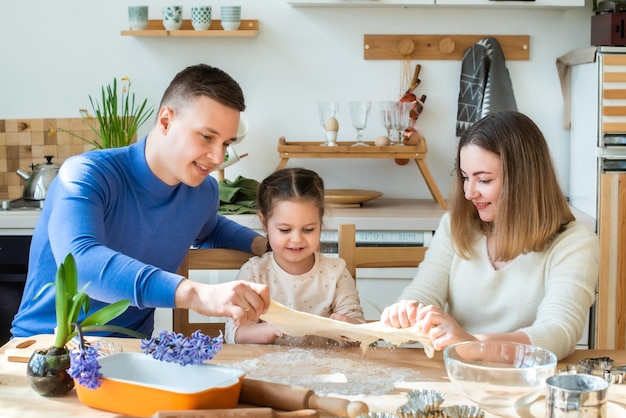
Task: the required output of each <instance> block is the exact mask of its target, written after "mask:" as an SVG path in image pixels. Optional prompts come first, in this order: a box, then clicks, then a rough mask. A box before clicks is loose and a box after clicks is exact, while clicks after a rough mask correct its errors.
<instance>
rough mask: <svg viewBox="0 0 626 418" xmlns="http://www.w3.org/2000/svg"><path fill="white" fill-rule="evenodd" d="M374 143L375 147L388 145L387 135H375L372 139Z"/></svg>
mask: <svg viewBox="0 0 626 418" xmlns="http://www.w3.org/2000/svg"><path fill="white" fill-rule="evenodd" d="M374 145H376V146H377V147H384V146H386V145H389V137H387V136H385V135H381V136H379V137H377V138H376V139H375V140H374Z"/></svg>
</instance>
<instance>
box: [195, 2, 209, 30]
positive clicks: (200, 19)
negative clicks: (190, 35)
mask: <svg viewBox="0 0 626 418" xmlns="http://www.w3.org/2000/svg"><path fill="white" fill-rule="evenodd" d="M191 25H192V26H193V28H194V29H195V30H207V29H209V26H211V6H193V7H192V8H191Z"/></svg>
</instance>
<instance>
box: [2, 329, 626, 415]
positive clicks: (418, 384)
mask: <svg viewBox="0 0 626 418" xmlns="http://www.w3.org/2000/svg"><path fill="white" fill-rule="evenodd" d="M110 340H111V341H113V342H115V343H116V344H119V345H121V346H123V347H124V350H126V351H139V340H133V339H120V338H117V339H115V338H112V339H110ZM19 342H20V340H17V341H16V340H13V341H10V342H9V343H7V344H6V345H5V346H3V347H0V416H2V417H4V418H9V417H20V418H24V417H68V416H73V417H83V416H84V417H93V418H99V417H114V416H116V415H115V414H112V413H108V412H104V411H98V410H95V409H91V408H89V407H87V406H84V405H82V404H81V403H80V402H79V401H78V399H77V398H76V395H75V393H74V391H72V392H70V393H69V394H68V395H66V396H64V397H61V398H45V397H42V396H39V395H37V394H36V393H35V392H34V391H33V390H32V389H31V388H30V387H29V385H28V383H27V381H26V364H25V363H14V362H9V361H7V358H6V355H5V350H6V349H7V348H12V347H15V345H17V343H19ZM294 350H298V353H299V355H302V353H305V354H306V352H307V350H308V351H310V350H324V353H325V356H324V357H325V358H326V359H327V361H328V362H329V364H333V362H335V363H334V364H339V363H336V362H345V361H346V360H344V359H348V360H347V361H354V360H355V359H356V361H361V362H363V363H367V364H369V365H370V366H372V370H373V372H372V377H371V379H381V378H383V377H380V376H390V375H391V376H393V375H394V373H393V370H409V371H411V372H413V373H416V374H417V375H418V376H419V378H417V379H414V380H412V381H406V382H395V385H394V386H395V388H394V389H392V390H391V391H390V392H389V393H386V394H383V395H376V396H366V397H363V396H358V397H354V396H345V397H346V398H348V399H352V400H355V399H358V400H362V401H364V402H366V403H367V404H368V406H369V408H370V411H375V412H394V411H395V410H396V409H397V408H398V406H400V405H402V404H404V403H405V402H406V397H405V396H406V395H405V394H406V392H407V391H409V390H411V389H435V390H439V391H441V392H442V393H443V394H444V395H445V396H446V400H445V402H444V406H451V405H458V404H471V403H470V402H469V401H467V400H465V399H464V398H462V397H461V396H460V395H459V394H458V393H457V391H456V390H455V389H454V387H453V385H452V384H451V383H450V382H449V380H448V378H447V375H446V372H445V369H444V365H443V359H442V356H441V353H436V355H435V357H434V358H432V359H429V358H427V357H426V356H425V355H424V351H423V350H422V349H420V348H393V349H390V348H372V349H370V350H368V351H367V353H365V355H364V356H363V357H361V356H362V354H361V352H360V350H359V349H348V348H342V349H337V348H335V349H302V348H289V347H279V346H272V345H267V346H265V345H244V344H242V345H224V348H223V349H222V351H220V352H219V353H218V355H217V356H216V357H215V358H214V359H213V360H212V362H213V363H219V364H231V365H236V366H238V367H241V364H242V362H255V361H257V362H258V363H254V364H255V366H254V368H259V367H260V365H262V364H263V359H264V358H266V359H267V358H270V357H271V356H275V355H282V354H281V353H284V355H290V353H293V352H294ZM604 356H608V357H611V358H612V359H614V360H615V364H616V365H623V364H626V350H602V351H596V350H580V351H577V352H576V353H574V354H573V355H572V356H571V357H569V358H567V359H565V360H564V361H563V362H561V363H560V364H559V368H563V367H564V365H565V364H569V363H576V362H578V360H580V359H582V358H585V357H604ZM276 367H282V368H289V369H293V370H294V374H295V373H298V365H297V364H289V365H286V364H276ZM301 367H302V369H303V370H307V374H309V375H310V376H311V377H315V376H316V375H321V374H324V375H325V376H328V375H332V374H333V373H334V372H335V370H332V368H331V369H329V370H313V369H311V367H310V365H306V364H302V366H301ZM250 374H252V371H251V372H250ZM250 374H249V375H250ZM374 374H378V375H380V376H374ZM250 377H254V378H256V379H258V378H259V376H255V375H251V376H250ZM268 380H271V379H268ZM362 383H363V382H357V383H355V384H357V385H358V384H362ZM393 383H394V382H389V384H393ZM318 394H320V393H319V391H318ZM326 395H329V394H326ZM329 396H330V395H329ZM608 397H609V401H610V402H609V408H608V411H607V412H608V415H607V416H608V417H611V418H613V417H620V416H626V384H623V385H617V384H613V385H611V387H610V388H609V395H608ZM518 414H519V415H518V416H520V417H524V418H527V417H537V418H538V417H544V416H545V401H544V398H543V397H541V398H540V399H539V400H537V401H536V402H534V403H533V404H532V405H531V406H530V407H529V408H527V409H526V410H524V411H518ZM486 416H488V417H492V416H494V415H492V414H487V415H486Z"/></svg>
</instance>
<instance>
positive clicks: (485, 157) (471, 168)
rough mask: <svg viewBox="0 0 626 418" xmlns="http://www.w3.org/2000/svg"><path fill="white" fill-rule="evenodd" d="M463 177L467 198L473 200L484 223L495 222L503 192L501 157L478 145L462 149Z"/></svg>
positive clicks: (470, 145) (461, 165)
mask: <svg viewBox="0 0 626 418" xmlns="http://www.w3.org/2000/svg"><path fill="white" fill-rule="evenodd" d="M460 167H461V175H462V176H463V192H464V193H465V198H466V199H467V200H471V201H472V203H473V204H474V206H476V209H477V210H478V216H480V219H481V220H483V221H484V222H493V220H494V219H495V217H496V213H497V211H498V198H499V197H500V191H501V190H502V168H501V163H500V157H499V156H497V155H496V154H494V153H493V152H491V151H487V150H485V149H483V148H481V147H479V146H478V145H473V144H469V145H466V146H464V147H463V148H461V153H460Z"/></svg>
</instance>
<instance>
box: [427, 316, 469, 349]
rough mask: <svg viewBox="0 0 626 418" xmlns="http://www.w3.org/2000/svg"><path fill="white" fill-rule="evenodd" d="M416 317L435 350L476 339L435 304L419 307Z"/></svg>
mask: <svg viewBox="0 0 626 418" xmlns="http://www.w3.org/2000/svg"><path fill="white" fill-rule="evenodd" d="M416 318H417V320H418V321H420V322H421V325H422V331H423V332H424V334H428V335H429V336H430V339H431V340H432V343H433V347H434V349H435V350H438V351H441V350H443V349H444V348H446V347H447V346H449V345H452V344H456V343H459V342H462V341H475V340H476V337H474V336H473V335H472V334H470V333H468V332H467V331H465V330H464V329H463V328H462V327H461V326H460V325H459V324H458V322H456V321H455V320H454V318H452V317H451V316H450V315H448V314H447V313H446V312H444V311H443V310H442V309H440V308H438V307H436V306H433V305H429V306H425V307H423V308H420V309H419V310H418V312H417V317H416Z"/></svg>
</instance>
